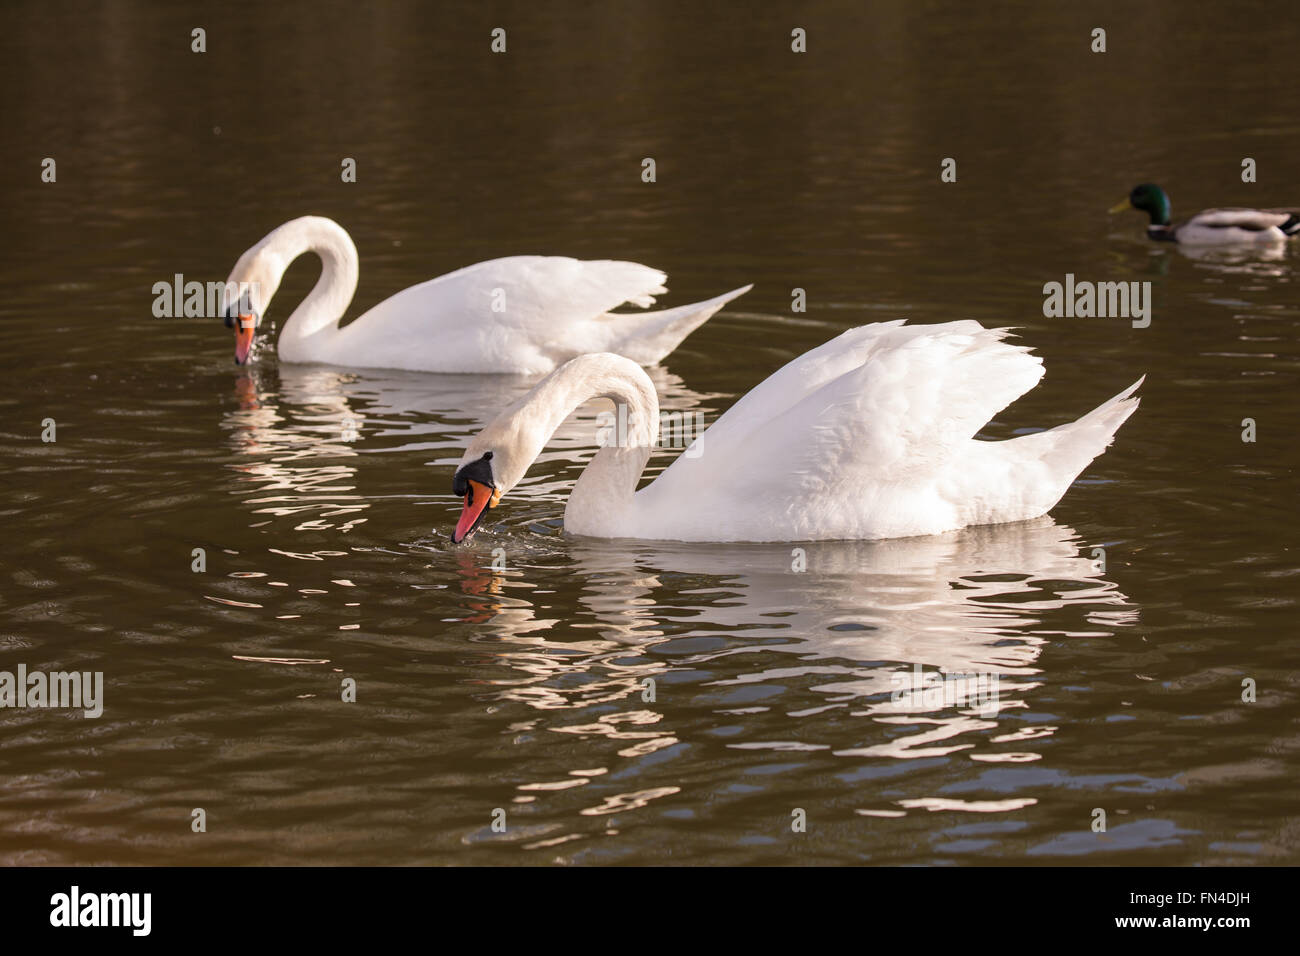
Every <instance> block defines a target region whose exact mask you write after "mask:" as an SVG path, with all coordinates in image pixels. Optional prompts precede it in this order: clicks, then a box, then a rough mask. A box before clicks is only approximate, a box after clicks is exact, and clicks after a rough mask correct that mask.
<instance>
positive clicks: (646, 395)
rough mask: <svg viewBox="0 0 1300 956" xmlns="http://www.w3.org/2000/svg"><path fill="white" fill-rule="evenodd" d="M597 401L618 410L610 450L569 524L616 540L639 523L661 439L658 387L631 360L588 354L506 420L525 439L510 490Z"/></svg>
mask: <svg viewBox="0 0 1300 956" xmlns="http://www.w3.org/2000/svg"><path fill="white" fill-rule="evenodd" d="M593 398H608V399H610V400H611V401H612V402H613V403H614V407H613V409H602V411H603V412H604V413H605V414H604V415H602V418H601V441H602V445H603V447H602V448H601V449H600V451H598V452H597V453H596V456H595V457H594V458H593V459H592V460H591V462H590V463H589V464H588V465H587V467H586V469H584V470H583V472H582V475H581V476H580V477H579V478H578V481H577V484H575V485H574V487H573V491H572V492H570V494H569V501H568V504H567V506H566V507H565V511H564V524H565V528H566V529H567V530H569V531H573V532H575V533H578V534H591V535H600V536H604V537H615V536H618V535H619V534H620V533H621V532H620V531H619V530H618V529H619V528H621V527H623V526H625V525H626V522H627V521H628V520H630V518H631V508H632V496H633V495H634V494H635V492H636V486H637V482H638V480H639V479H640V478H641V473H642V472H643V471H644V470H645V466H646V462H648V461H649V460H650V452H651V450H652V448H653V447H654V444H655V442H656V441H657V440H658V438H659V398H658V396H657V395H656V394H655V387H654V383H653V382H651V381H650V377H649V376H648V375H646V373H645V372H644V370H642V369H641V367H640V366H639V365H637V364H636V363H635V362H633V361H631V360H630V359H626V358H623V357H622V356H618V355H611V354H608V353H602V354H594V355H580V356H578V357H577V358H575V359H572V360H570V361H569V362H567V363H565V364H564V365H562V366H561V367H560V368H558V369H556V370H555V371H554V372H552V373H551V374H550V375H549V376H547V377H546V378H545V379H543V380H542V381H541V382H540V383H539V384H538V385H537V387H536V388H534V389H533V391H532V392H531V393H529V395H527V396H525V397H524V398H523V399H522V400H521V401H520V403H519V405H518V406H517V410H515V411H513V412H508V413H506V414H505V415H503V416H502V417H503V418H505V419H507V420H508V424H507V423H506V422H503V423H502V427H503V428H507V429H509V431H510V433H511V434H512V435H514V436H517V437H516V439H515V440H516V443H517V444H516V448H517V450H518V452H519V454H517V455H515V456H512V458H513V459H514V461H515V462H516V467H519V473H518V474H517V475H511V476H510V478H509V482H508V484H509V485H513V484H514V483H515V481H517V480H518V478H519V477H522V473H523V470H525V469H527V467H528V466H529V465H530V464H532V462H533V461H534V460H535V459H536V457H537V455H538V454H540V453H541V451H542V448H543V447H544V446H545V445H546V442H547V441H548V440H549V439H550V437H551V436H552V435H553V434H554V433H555V431H556V429H558V428H559V427H560V425H561V424H562V423H563V422H564V420H565V419H566V418H568V417H569V415H570V413H572V412H573V411H574V409H576V408H578V407H579V406H580V405H582V404H583V403H584V402H587V401H589V400H590V399H593ZM611 413H612V414H611ZM510 419H513V421H509V420H510ZM493 431H495V427H494V426H489V428H488V429H485V430H484V432H483V433H482V435H481V436H480V440H483V441H485V444H484V445H483V447H484V448H487V447H490V446H491V442H492V439H493V437H494V436H492V434H491V433H492V432H493ZM474 454H476V453H475V452H471V453H470V455H469V456H467V457H471V456H473V455H474Z"/></svg>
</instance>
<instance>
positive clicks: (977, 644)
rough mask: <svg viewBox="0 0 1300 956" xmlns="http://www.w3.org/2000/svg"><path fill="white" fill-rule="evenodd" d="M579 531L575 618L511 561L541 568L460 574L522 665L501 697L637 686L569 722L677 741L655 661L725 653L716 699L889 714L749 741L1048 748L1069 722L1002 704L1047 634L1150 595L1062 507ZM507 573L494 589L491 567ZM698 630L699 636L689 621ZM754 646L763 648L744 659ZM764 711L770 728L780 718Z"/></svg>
mask: <svg viewBox="0 0 1300 956" xmlns="http://www.w3.org/2000/svg"><path fill="white" fill-rule="evenodd" d="M485 540H489V539H486V538H485ZM500 544H507V545H509V546H510V549H513V548H515V547H516V544H515V542H514V541H501V542H498V545H500ZM566 544H567V546H568V550H569V554H570V556H571V557H572V559H573V561H574V563H575V568H574V570H575V572H576V574H577V575H578V576H579V577H580V578H581V580H582V586H581V597H580V603H581V606H582V607H581V609H580V610H581V613H579V615H578V616H577V620H576V622H575V624H574V625H573V626H571V627H570V626H564V627H559V626H557V622H556V621H555V620H554V618H553V617H550V616H549V615H544V614H541V613H538V611H537V609H536V604H535V603H534V601H533V600H532V599H530V598H529V597H528V591H527V589H526V588H518V589H512V588H511V587H510V586H509V582H510V580H511V577H512V575H513V576H518V577H526V574H525V572H522V571H520V570H518V569H515V570H514V571H502V572H499V573H493V572H490V571H484V570H483V569H482V567H480V565H479V564H478V563H476V562H473V561H471V562H469V563H468V564H462V589H463V590H464V591H465V592H466V594H468V595H473V596H474V597H475V598H480V597H485V596H486V597H487V599H486V600H475V601H472V602H471V604H470V606H471V607H472V608H473V609H474V617H473V620H474V621H475V622H476V623H478V624H482V625H484V626H485V630H487V631H488V632H489V633H490V634H491V635H492V636H491V637H483V638H480V639H481V640H483V641H489V642H491V643H492V644H493V647H494V651H493V653H494V657H495V660H496V661H497V662H498V663H500V664H501V665H502V666H503V667H506V668H508V669H509V672H508V673H507V674H505V675H503V676H501V677H499V678H497V679H495V680H493V681H492V683H493V685H494V686H496V687H497V688H499V690H498V693H497V699H498V700H503V701H514V702H518V703H523V704H527V705H529V706H531V707H535V708H538V709H542V710H548V711H554V710H565V709H567V710H577V711H582V710H584V709H589V708H592V707H593V706H594V705H604V704H610V703H615V702H623V703H624V704H625V705H627V706H628V707H630V708H631V709H629V710H625V711H619V712H616V713H610V714H607V715H604V716H602V717H601V718H600V719H599V720H597V721H594V722H590V723H585V722H584V723H578V724H574V725H569V724H565V725H564V726H563V727H552V728H551V729H553V730H560V731H562V732H564V733H577V734H583V735H587V734H599V735H604V736H606V737H608V738H610V739H617V740H626V739H633V738H641V739H642V741H643V743H642V745H641V747H640V748H639V749H637V748H633V750H629V751H628V753H632V752H637V753H642V752H647V751H648V750H652V749H657V748H659V747H664V746H668V745H670V744H672V743H674V742H676V740H677V733H676V732H675V731H673V730H671V729H669V728H666V727H662V726H659V725H660V724H662V723H663V718H662V715H661V713H660V711H659V710H658V709H656V707H655V706H654V705H653V703H649V706H647V703H648V701H653V699H654V696H653V695H652V694H649V693H648V692H647V687H648V686H649V685H647V683H646V679H647V678H656V679H657V680H656V683H662V682H663V680H664V679H665V677H667V678H672V677H673V672H681V673H682V674H684V675H691V674H699V673H700V672H712V673H713V676H712V677H710V678H706V679H700V680H699V684H700V688H701V690H702V691H703V692H704V693H705V694H706V695H708V696H710V697H712V698H715V699H717V701H718V702H717V706H716V709H715V712H716V713H718V714H727V715H738V716H741V717H742V718H743V717H745V716H747V715H758V714H766V713H768V712H769V711H777V712H779V713H780V715H781V716H782V717H783V719H784V720H785V721H786V722H787V723H788V726H789V728H790V729H791V730H793V729H794V728H796V727H797V726H798V725H799V723H800V722H801V721H803V720H805V719H806V718H816V720H815V721H814V724H815V725H816V726H820V723H819V722H821V721H824V720H825V719H826V718H825V717H824V716H821V715H825V714H826V713H827V712H828V711H832V710H841V711H843V713H844V714H845V715H846V716H847V717H849V718H851V719H854V720H861V721H868V722H870V724H872V725H874V729H873V727H871V726H864V727H863V729H862V732H861V735H862V738H863V740H864V743H863V745H862V746H858V747H845V746H843V738H842V728H840V729H839V730H838V731H837V735H836V736H834V737H828V738H827V739H826V740H824V741H818V740H809V739H807V738H806V737H803V736H802V735H798V736H799V737H800V739H797V740H796V739H795V738H796V734H793V733H792V734H791V735H790V737H789V738H788V739H766V738H763V739H746V740H745V741H744V742H738V743H737V744H735V746H737V747H741V748H749V749H771V750H788V749H805V748H809V747H812V748H819V747H820V748H834V752H835V753H836V754H837V755H839V756H843V757H857V758H864V757H894V758H917V757H933V756H941V755H945V754H950V753H954V752H957V751H963V750H977V752H976V753H973V754H971V755H970V756H971V757H972V759H979V760H984V761H988V762H1007V763H1015V762H1024V761H1031V760H1035V759H1037V758H1038V757H1039V755H1040V753H1039V750H1037V749H1036V748H1039V747H1041V744H1042V742H1043V741H1044V740H1045V739H1046V738H1048V737H1050V736H1051V734H1052V732H1053V731H1054V729H1055V728H1054V727H1052V726H1049V725H1041V726H1036V727H1032V728H1027V727H1025V726H1024V725H1023V724H1022V723H1020V722H1008V723H1007V724H1006V725H1005V726H1004V725H1003V722H1004V719H1005V717H1006V715H1007V714H1009V713H1012V712H1014V711H1017V710H1023V709H1025V708H1027V707H1030V706H1032V705H1033V703H1032V702H1033V694H1034V691H1035V690H1036V689H1037V688H1039V687H1040V686H1041V679H1040V675H1041V674H1042V672H1043V670H1044V669H1045V668H1046V667H1048V666H1050V661H1049V662H1047V663H1044V662H1043V661H1042V660H1041V656H1042V655H1043V652H1044V648H1045V647H1046V646H1048V645H1050V643H1051V642H1052V641H1054V640H1059V639H1068V638H1088V637H1097V636H1106V635H1110V634H1112V633H1114V631H1115V629H1117V628H1123V627H1128V626H1131V625H1133V624H1135V623H1136V622H1137V611H1136V609H1135V608H1134V607H1133V606H1132V604H1131V603H1130V601H1129V599H1128V598H1127V596H1126V595H1125V594H1124V593H1123V592H1122V591H1121V590H1120V589H1119V588H1118V587H1117V586H1116V584H1115V583H1114V582H1112V581H1110V580H1108V579H1107V577H1106V576H1105V574H1104V572H1103V571H1102V570H1101V565H1102V563H1103V560H1102V552H1097V557H1094V556H1092V554H1091V551H1089V553H1088V554H1087V555H1086V556H1085V555H1084V554H1081V549H1082V548H1083V544H1082V542H1080V541H1079V539H1078V536H1077V535H1076V534H1075V532H1074V531H1073V530H1071V529H1070V528H1068V527H1066V526H1064V525H1061V524H1058V523H1056V522H1055V521H1053V520H1052V519H1051V518H1042V519H1038V520H1035V521H1030V522H1021V523H1016V524H1009V525H999V526H992V527H985V528H972V529H966V530H964V531H961V532H954V533H952V534H947V535H942V536H937V537H931V538H909V539H899V540H893V541H878V542H829V543H816V544H808V545H804V546H801V547H799V548H792V547H790V546H784V547H771V546H765V545H696V544H691V545H686V544H674V543H648V542H635V543H629V542H603V541H594V540H588V539H579V538H573V539H569V540H568V541H567V542H566ZM506 550H508V549H507V548H499V550H498V554H500V553H504V552H505V551H506ZM464 553H468V552H462V554H464ZM486 553H487V552H486V551H484V552H482V553H480V554H479V555H478V558H479V561H483V560H485V557H484V555H485V554H486ZM796 568H803V570H795V569H796ZM489 579H491V580H493V581H495V590H494V589H493V587H492V586H485V585H484V582H485V581H486V580H489ZM489 592H490V594H489ZM507 594H508V595H509V598H508V599H507V598H506V597H505V595H507ZM680 634H687V635H689V636H687V637H681V638H675V637H674V635H680ZM675 643H681V644H684V645H687V647H688V648H689V646H690V645H693V644H702V645H704V647H703V649H701V650H698V651H692V650H689V649H688V650H687V652H686V653H681V654H674V655H672V656H671V657H668V656H665V655H663V654H661V653H659V652H658V651H659V650H662V649H663V648H665V647H666V646H668V645H672V644H675ZM713 645H717V646H713ZM775 655H786V656H788V657H789V661H788V663H785V662H782V661H780V660H779V659H777V658H776V657H775ZM751 657H752V658H753V659H754V660H755V661H756V662H759V663H758V666H746V662H747V660H748V659H749V658H751ZM735 691H740V693H739V694H737V693H735ZM737 702H739V703H740V704H741V705H740V706H733V704H735V703H737ZM763 725H764V726H765V727H767V728H768V732H770V728H771V726H772V723H771V722H770V721H764V722H763ZM814 733H815V731H814Z"/></svg>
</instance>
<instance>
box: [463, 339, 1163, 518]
mask: <svg viewBox="0 0 1300 956" xmlns="http://www.w3.org/2000/svg"><path fill="white" fill-rule="evenodd" d="M1008 334H1009V331H1008V330H1006V329H985V328H983V327H982V326H981V325H980V324H979V323H978V322H974V321H961V322H948V323H944V324H942V325H919V326H908V325H905V324H904V323H903V322H901V321H900V322H883V323H877V324H875V325H868V326H862V327H860V328H857V329H850V330H849V331H848V332H845V333H844V334H843V335H840V336H839V337H837V338H835V339H832V340H831V341H830V342H827V343H826V344H825V345H822V346H820V347H819V348H816V349H813V350H812V351H811V352H808V353H806V354H804V355H802V356H800V357H799V358H797V359H795V360H794V361H793V362H791V363H789V364H788V365H786V366H785V367H784V368H782V369H780V370H779V371H777V372H776V373H775V374H774V375H772V376H771V377H770V378H768V379H767V380H766V381H764V382H763V383H761V384H760V385H759V386H758V387H757V388H755V389H753V390H752V391H751V392H749V394H747V395H746V396H744V397H743V398H742V399H741V400H740V401H738V402H737V403H736V404H735V405H734V406H732V408H731V409H729V410H728V411H727V412H726V414H724V415H723V416H722V417H721V418H719V419H718V420H717V421H716V422H715V423H714V424H713V425H712V427H710V428H709V429H708V431H707V432H705V433H704V434H703V435H701V436H699V437H698V438H697V439H696V443H695V444H694V445H692V447H691V448H690V449H688V453H687V454H683V455H681V456H679V457H678V458H677V460H676V461H674V462H673V463H672V465H671V466H669V467H668V468H667V469H666V470H665V471H664V472H663V473H662V474H660V475H659V476H658V477H657V478H656V479H655V480H654V481H653V482H651V483H650V484H649V485H646V486H645V487H644V488H641V489H640V490H639V491H638V490H637V484H638V481H639V480H640V478H641V473H642V471H643V470H644V469H645V466H646V463H647V462H648V461H649V458H650V452H651V449H652V447H653V446H654V444H655V442H656V441H657V439H658V424H659V403H658V399H657V398H656V396H655V391H654V386H653V384H652V383H651V382H650V380H649V378H648V377H647V376H646V374H645V372H644V371H642V370H641V369H640V368H639V367H638V366H637V365H636V363H634V362H630V361H628V360H627V359H624V358H621V357H619V356H617V355H609V354H601V355H584V356H580V357H578V358H575V359H572V360H571V361H569V362H568V363H566V364H565V365H563V366H561V367H560V368H559V369H557V370H556V371H555V372H553V373H551V374H550V375H548V376H547V377H546V378H545V379H544V380H542V381H541V382H540V383H538V385H537V386H536V387H534V388H533V390H532V391H530V392H529V393H528V394H527V395H525V396H524V397H523V398H521V399H520V400H519V401H517V402H516V403H515V404H514V405H512V406H510V407H509V408H507V409H506V410H505V411H503V412H502V413H501V414H500V415H498V416H497V418H496V419H494V420H493V421H492V422H491V423H490V424H489V425H488V426H487V427H486V428H484V429H483V431H482V432H480V433H479V434H478V435H477V436H476V437H475V438H474V439H473V441H471V442H470V445H469V447H468V449H467V450H466V452H465V454H464V456H463V457H462V459H461V462H460V465H459V466H458V468H457V470H456V473H455V476H454V478H453V481H452V492H453V494H455V495H456V496H457V497H459V498H463V499H464V508H463V510H462V512H461V516H460V520H459V521H458V523H457V525H456V529H455V531H454V533H453V535H452V540H453V541H457V542H459V541H463V540H464V539H465V538H467V537H468V536H469V535H471V534H472V533H473V532H474V531H475V530H476V529H477V528H478V527H479V525H480V524H481V523H482V521H483V520H484V518H485V516H486V515H487V513H488V512H489V511H490V510H491V509H493V508H495V507H497V505H498V504H499V502H500V500H501V497H502V495H504V494H506V493H507V492H509V491H510V490H511V489H512V488H513V487H514V486H515V485H516V484H518V483H519V481H520V480H521V479H522V478H523V476H524V473H525V472H526V471H527V470H528V468H529V466H530V465H532V463H533V462H534V461H535V460H536V459H537V457H538V455H540V454H541V452H542V450H543V448H544V447H545V446H546V443H547V442H548V441H549V440H550V438H551V435H552V434H554V432H555V430H556V429H557V428H558V427H559V426H560V424H561V423H562V422H563V421H564V419H565V418H567V417H568V415H569V414H570V413H571V412H572V411H573V410H574V409H576V408H577V407H578V406H580V405H582V404H583V403H584V402H586V401H588V400H590V399H593V398H605V399H609V400H611V401H613V402H614V403H615V404H616V405H625V406H626V407H627V409H628V412H627V421H628V422H629V425H630V428H629V433H628V435H627V436H625V437H626V440H621V439H623V438H624V436H621V435H620V436H618V437H619V438H620V441H619V442H618V443H614V444H606V445H605V446H604V447H602V448H601V449H600V450H599V451H598V452H597V453H596V455H595V457H594V458H593V459H592V460H591V462H590V463H589V464H588V465H587V467H586V469H585V470H584V471H583V473H582V475H581V476H580V477H579V479H578V481H577V483H576V484H575V485H574V487H573V490H572V491H571V492H570V494H569V500H568V503H567V505H566V507H565V510H564V526H565V530H566V531H568V532H570V533H574V534H581V535H591V536H595V537H602V538H647V539H660V540H681V541H808V540H827V539H873V538H895V537H908V536H911V535H921V534H938V533H941V532H945V531H952V530H955V529H957V528H962V527H966V526H968V525H977V524H998V523H1001V522H1006V521H1019V520H1024V519H1027V518H1035V517H1038V516H1039V515H1042V514H1045V513H1046V512H1047V511H1048V510H1049V509H1051V508H1052V507H1054V506H1055V505H1056V503H1057V502H1058V501H1059V500H1060V499H1061V497H1062V496H1063V495H1064V494H1065V492H1066V490H1067V489H1068V488H1069V486H1070V484H1071V482H1073V480H1074V479H1075V478H1076V477H1077V476H1078V475H1079V473H1080V472H1082V471H1083V469H1084V468H1085V467H1086V466H1087V465H1088V464H1089V463H1090V462H1091V461H1092V460H1093V459H1094V458H1096V457H1097V456H1098V455H1100V454H1101V453H1102V451H1104V450H1105V448H1106V447H1107V446H1108V445H1109V444H1110V442H1111V440H1112V438H1113V437H1114V435H1115V432H1116V430H1117V429H1118V428H1119V426H1120V425H1121V424H1123V423H1124V421H1125V420H1127V418H1128V417H1129V415H1131V414H1132V413H1133V412H1134V410H1135V409H1136V408H1137V404H1138V399H1136V398H1133V397H1131V396H1132V394H1133V392H1134V391H1135V390H1136V389H1137V387H1138V386H1139V385H1140V384H1141V382H1142V380H1141V379H1139V380H1138V382H1136V383H1134V384H1133V385H1132V386H1130V387H1129V388H1128V389H1126V390H1125V391H1123V392H1121V393H1120V394H1119V395H1116V396H1115V397H1114V398H1112V399H1111V400H1110V401H1108V402H1106V403H1105V404H1103V405H1101V406H1100V407H1099V408H1097V409H1094V410H1093V411H1092V412H1090V413H1089V414H1087V415H1085V416H1084V417H1083V418H1080V419H1078V420H1077V421H1073V422H1069V423H1068V424H1064V425H1059V426H1057V427H1056V428H1052V429H1048V430H1046V431H1041V432H1035V433H1033V434H1029V435H1023V436H1021V437H1018V438H1012V439H1008V440H1006V441H977V440H976V439H975V435H976V433H977V432H978V431H979V429H980V428H982V427H983V426H984V425H985V424H987V422H988V421H989V420H990V419H991V418H992V417H993V415H995V414H996V413H997V412H998V411H1000V410H1001V409H1002V408H1004V407H1005V406H1006V405H1008V404H1010V403H1011V402H1012V401H1014V400H1015V399H1016V398H1018V397H1020V396H1021V395H1022V394H1024V393H1025V392H1027V391H1028V390H1029V389H1031V388H1033V387H1034V385H1036V384H1037V383H1038V380H1039V379H1040V378H1041V377H1042V374H1043V368H1042V360H1041V359H1039V358H1038V357H1037V356H1034V355H1032V354H1030V353H1029V350H1028V349H1026V348H1023V347H1020V346H1013V345H1009V344H1007V343H1005V342H1004V341H1003V339H1004V338H1005V337H1006V336H1007V335H1008Z"/></svg>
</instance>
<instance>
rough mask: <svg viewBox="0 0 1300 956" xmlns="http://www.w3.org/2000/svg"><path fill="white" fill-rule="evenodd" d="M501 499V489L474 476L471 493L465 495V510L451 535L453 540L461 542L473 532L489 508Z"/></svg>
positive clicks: (470, 481)
mask: <svg viewBox="0 0 1300 956" xmlns="http://www.w3.org/2000/svg"><path fill="white" fill-rule="evenodd" d="M500 500H501V492H500V491H499V490H497V489H495V488H489V487H488V486H487V485H485V484H483V483H482V482H481V481H475V480H474V479H473V478H471V479H469V493H468V494H466V495H465V510H464V511H462V512H461V513H460V520H459V521H457V522H456V530H455V532H454V533H453V534H452V536H451V540H452V542H453V543H454V544H459V543H460V542H462V541H464V540H465V539H466V538H468V537H469V536H470V535H471V534H473V533H474V529H475V528H477V527H478V525H479V522H480V521H482V520H483V516H484V515H485V514H487V512H488V509H489V508H495V507H496V504H497V502H498V501H500Z"/></svg>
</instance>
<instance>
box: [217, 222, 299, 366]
mask: <svg viewBox="0 0 1300 956" xmlns="http://www.w3.org/2000/svg"><path fill="white" fill-rule="evenodd" d="M277 231H278V230H277ZM274 235H275V233H274V232H273V233H271V235H270V236H267V237H266V238H265V239H263V240H262V241H261V242H259V243H258V244H257V245H255V246H253V247H252V248H251V249H249V250H248V251H247V252H245V253H244V254H243V255H242V256H240V257H239V261H238V262H236V263H235V268H234V269H232V270H231V272H230V278H228V279H227V280H226V288H225V291H224V293H223V294H222V302H221V317H222V318H223V319H224V320H225V322H226V328H228V329H234V330H235V364H236V365H243V364H245V363H246V362H247V361H248V358H249V356H250V355H251V354H252V351H253V338H254V336H256V334H257V329H258V327H259V326H260V325H261V324H262V316H263V315H264V314H265V313H266V307H267V305H268V304H269V303H270V301H271V296H273V295H275V290H276V289H278V288H279V287H280V278H281V277H282V276H283V275H284V270H285V267H286V265H287V263H285V262H284V261H283V259H282V257H281V256H280V255H279V253H277V252H276V251H275V250H273V249H272V248H271V247H270V243H269V240H270V239H271V237H272V236H274Z"/></svg>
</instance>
